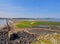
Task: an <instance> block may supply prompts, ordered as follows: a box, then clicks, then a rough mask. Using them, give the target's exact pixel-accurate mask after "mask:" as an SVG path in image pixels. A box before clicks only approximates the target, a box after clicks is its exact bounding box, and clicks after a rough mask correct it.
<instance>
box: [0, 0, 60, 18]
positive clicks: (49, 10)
mask: <svg viewBox="0 0 60 44" xmlns="http://www.w3.org/2000/svg"><path fill="white" fill-rule="evenodd" d="M0 17H16V18H18V17H19V18H60V0H0Z"/></svg>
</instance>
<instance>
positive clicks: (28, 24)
mask: <svg viewBox="0 0 60 44" xmlns="http://www.w3.org/2000/svg"><path fill="white" fill-rule="evenodd" d="M38 25H49V26H51V25H55V26H56V25H58V26H60V22H52V21H22V22H19V23H17V24H16V27H18V28H27V27H32V26H38Z"/></svg>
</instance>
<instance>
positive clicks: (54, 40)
mask: <svg viewBox="0 0 60 44" xmlns="http://www.w3.org/2000/svg"><path fill="white" fill-rule="evenodd" d="M32 44H60V34H56V33H55V34H47V35H45V36H42V37H41V38H40V40H38V41H37V42H32Z"/></svg>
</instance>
